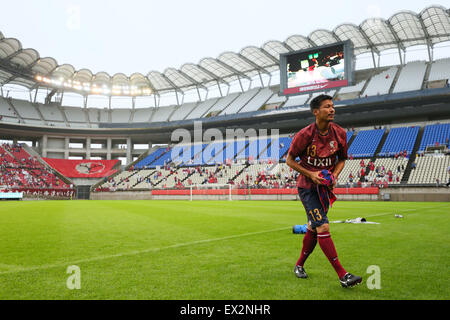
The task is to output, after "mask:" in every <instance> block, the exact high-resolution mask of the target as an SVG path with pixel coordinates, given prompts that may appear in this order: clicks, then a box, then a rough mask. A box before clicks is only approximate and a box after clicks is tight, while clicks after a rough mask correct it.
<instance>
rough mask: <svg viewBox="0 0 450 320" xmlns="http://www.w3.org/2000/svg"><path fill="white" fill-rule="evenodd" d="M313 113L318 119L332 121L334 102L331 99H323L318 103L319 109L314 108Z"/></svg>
mask: <svg viewBox="0 0 450 320" xmlns="http://www.w3.org/2000/svg"><path fill="white" fill-rule="evenodd" d="M314 115H315V116H316V118H318V120H322V121H333V120H334V104H333V101H332V100H324V101H322V103H321V104H320V107H319V109H316V110H314Z"/></svg>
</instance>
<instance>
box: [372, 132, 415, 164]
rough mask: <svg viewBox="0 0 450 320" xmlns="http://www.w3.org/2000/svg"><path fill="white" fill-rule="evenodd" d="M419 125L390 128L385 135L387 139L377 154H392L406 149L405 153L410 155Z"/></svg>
mask: <svg viewBox="0 0 450 320" xmlns="http://www.w3.org/2000/svg"><path fill="white" fill-rule="evenodd" d="M419 129H420V128H419V127H418V126H414V127H401V128H392V129H391V130H390V131H389V133H388V136H387V139H386V141H385V143H384V145H383V148H382V149H381V152H380V153H379V154H378V156H382V157H384V156H388V157H389V156H393V155H395V154H398V153H400V152H403V151H405V150H406V153H407V155H410V154H411V152H412V150H413V147H414V143H415V141H416V138H417V134H418V133H419Z"/></svg>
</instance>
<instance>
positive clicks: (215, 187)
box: [189, 183, 232, 201]
mask: <svg viewBox="0 0 450 320" xmlns="http://www.w3.org/2000/svg"><path fill="white" fill-rule="evenodd" d="M189 189H190V192H189V196H190V197H189V199H190V200H191V201H192V200H207V199H214V200H229V201H231V200H232V196H231V195H232V185H231V184H228V183H226V184H217V183H211V184H195V185H192V186H190V188H189Z"/></svg>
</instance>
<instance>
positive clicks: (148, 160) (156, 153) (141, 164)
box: [134, 148, 167, 169]
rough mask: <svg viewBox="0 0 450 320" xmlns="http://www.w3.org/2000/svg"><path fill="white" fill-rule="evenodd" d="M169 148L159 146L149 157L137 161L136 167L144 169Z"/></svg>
mask: <svg viewBox="0 0 450 320" xmlns="http://www.w3.org/2000/svg"><path fill="white" fill-rule="evenodd" d="M166 149H167V148H158V149H156V150H155V151H154V152H152V153H151V154H149V155H148V156H147V157H145V158H144V159H142V160H141V161H139V162H138V163H136V165H135V166H134V167H135V168H136V169H142V168H145V167H147V166H149V165H150V164H151V163H152V162H153V161H155V159H156V158H158V157H160V156H161V155H162V154H163V153H164V152H165V151H166Z"/></svg>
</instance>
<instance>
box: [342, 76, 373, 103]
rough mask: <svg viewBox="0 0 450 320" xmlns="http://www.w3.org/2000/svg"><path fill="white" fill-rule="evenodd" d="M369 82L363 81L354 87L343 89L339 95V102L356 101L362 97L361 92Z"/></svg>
mask: <svg viewBox="0 0 450 320" xmlns="http://www.w3.org/2000/svg"><path fill="white" fill-rule="evenodd" d="M366 82H367V80H362V81H360V82H358V83H357V84H355V85H354V86H348V87H343V88H341V89H340V90H339V93H338V94H337V98H338V100H347V99H356V98H359V97H360V95H361V91H362V89H363V88H364V86H365V84H366Z"/></svg>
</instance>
